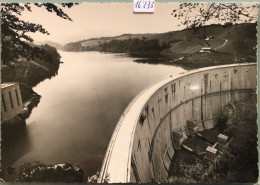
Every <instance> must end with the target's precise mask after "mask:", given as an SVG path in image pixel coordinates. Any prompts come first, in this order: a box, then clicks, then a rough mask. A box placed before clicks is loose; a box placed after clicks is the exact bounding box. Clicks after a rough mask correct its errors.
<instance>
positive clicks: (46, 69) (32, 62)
mask: <svg viewBox="0 0 260 185" xmlns="http://www.w3.org/2000/svg"><path fill="white" fill-rule="evenodd" d="M29 62H30V63H31V64H34V65H36V66H38V67H41V68H42V69H44V70H45V71H48V72H50V71H49V69H48V68H46V67H44V66H42V65H40V64H38V63H36V62H34V61H32V60H30V61H29Z"/></svg>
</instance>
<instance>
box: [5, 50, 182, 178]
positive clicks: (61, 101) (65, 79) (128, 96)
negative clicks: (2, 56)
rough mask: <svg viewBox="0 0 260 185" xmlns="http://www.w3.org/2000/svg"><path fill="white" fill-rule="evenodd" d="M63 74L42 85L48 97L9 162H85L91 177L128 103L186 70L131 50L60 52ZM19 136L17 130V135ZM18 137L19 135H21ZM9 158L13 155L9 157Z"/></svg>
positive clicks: (9, 151) (9, 148) (40, 89)
mask: <svg viewBox="0 0 260 185" xmlns="http://www.w3.org/2000/svg"><path fill="white" fill-rule="evenodd" d="M60 54H61V57H62V58H61V60H62V61H63V62H64V63H63V64H61V65H60V69H59V75H57V76H55V77H54V78H51V79H47V80H45V81H43V82H42V83H40V84H38V85H37V86H36V87H35V88H34V91H36V92H37V93H38V94H40V95H41V96H42V98H41V102H40V103H39V105H38V107H37V108H35V109H34V110H33V111H32V114H31V116H30V118H29V119H28V120H27V125H26V127H25V128H24V131H18V132H21V133H19V134H21V136H19V138H17V139H16V141H13V142H12V143H15V145H14V146H13V145H12V144H11V143H9V142H7V143H8V146H7V148H6V149H5V150H6V156H5V157H3V160H4V161H5V162H6V163H8V165H12V166H14V167H16V166H19V165H21V164H23V163H24V162H32V161H40V162H42V163H45V164H54V163H64V162H71V163H77V164H79V165H80V166H81V167H82V168H83V170H84V172H85V178H86V177H87V176H90V175H92V174H94V173H95V172H96V171H97V170H99V169H100V167H101V164H102V160H103V156H104V154H105V151H106V148H107V145H108V142H109V140H110V137H111V135H112V132H113V130H114V127H115V125H116V123H117V121H118V119H119V117H120V115H121V113H122V112H123V110H124V108H125V107H126V106H127V104H128V103H129V102H130V101H131V100H132V98H134V97H135V96H136V94H138V93H139V92H140V91H141V90H143V89H144V88H146V87H147V86H149V85H151V84H153V83H155V82H157V81H161V80H163V79H165V78H167V77H169V76H170V75H174V74H178V73H180V72H183V71H185V70H184V69H183V68H181V67H177V66H169V65H161V64H159V63H157V65H147V64H145V63H136V62H133V61H134V60H136V59H138V58H135V57H130V56H127V55H126V54H106V53H99V52H82V53H80V52H75V53H74V52H60ZM16 134H17V133H16ZM15 137H18V136H15ZM7 156H8V157H7Z"/></svg>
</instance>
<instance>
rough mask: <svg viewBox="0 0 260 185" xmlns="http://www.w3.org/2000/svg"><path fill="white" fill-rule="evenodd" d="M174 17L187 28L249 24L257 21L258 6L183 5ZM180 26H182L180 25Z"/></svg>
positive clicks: (226, 4) (222, 4)
mask: <svg viewBox="0 0 260 185" xmlns="http://www.w3.org/2000/svg"><path fill="white" fill-rule="evenodd" d="M172 15H173V16H174V17H175V18H177V19H178V20H181V24H182V25H184V26H186V27H187V28H194V29H195V28H198V27H202V26H204V37H206V32H205V26H206V25H207V24H209V23H248V22H256V21H257V4H238V3H181V4H180V5H179V8H177V9H174V10H173V12H172ZM179 26H180V25H179Z"/></svg>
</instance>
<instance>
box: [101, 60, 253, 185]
mask: <svg viewBox="0 0 260 185" xmlns="http://www.w3.org/2000/svg"><path fill="white" fill-rule="evenodd" d="M256 73H257V68H256V64H251V63H248V64H232V65H223V66H214V67H207V68H201V69H198V70H192V71H189V72H187V73H183V74H179V75H177V76H173V77H170V78H168V79H165V80H164V81H161V82H159V83H157V84H155V85H153V86H151V87H149V88H147V89H145V90H144V91H143V92H141V93H140V94H139V95H138V96H137V97H136V98H135V99H134V100H133V101H132V102H131V103H130V104H129V106H128V107H127V108H126V109H125V111H124V113H123V114H122V116H121V118H120V120H119V121H118V124H117V126H116V129H115V130H114V133H113V135H112V138H111V140H110V144H109V146H108V149H107V153H106V155H105V159H104V162H103V166H102V169H101V173H100V179H99V180H100V182H104V181H106V178H108V179H109V182H115V183H116V182H152V181H153V182H163V181H166V180H167V177H168V171H169V168H170V164H171V160H172V158H173V157H174V153H175V151H176V149H178V148H179V147H180V145H181V143H182V142H183V141H184V140H186V139H187V138H188V134H192V129H194V127H196V129H197V130H198V131H203V130H205V129H211V128H213V127H214V126H216V124H217V120H218V119H219V118H220V117H221V116H222V115H223V112H224V110H223V109H224V107H225V106H226V105H227V104H228V103H232V102H235V101H244V100H246V99H248V97H249V96H251V95H252V94H254V93H255V91H256V84H257V82H256V80H257V79H256ZM187 121H188V122H189V121H190V122H191V123H194V124H195V125H192V124H187ZM174 143H175V144H174Z"/></svg>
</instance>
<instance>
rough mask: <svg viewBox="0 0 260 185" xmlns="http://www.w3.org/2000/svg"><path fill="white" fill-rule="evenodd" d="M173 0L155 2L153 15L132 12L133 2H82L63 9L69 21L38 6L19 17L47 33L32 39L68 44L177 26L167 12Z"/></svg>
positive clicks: (169, 11)
mask: <svg viewBox="0 0 260 185" xmlns="http://www.w3.org/2000/svg"><path fill="white" fill-rule="evenodd" d="M177 5H178V4H177V3H156V5H155V12H154V13H153V14H134V13H133V3H103V4H100V3H82V4H79V5H77V6H74V7H72V8H70V9H68V8H64V11H65V12H66V13H67V14H68V15H69V16H70V17H71V18H72V19H73V22H71V21H68V20H64V19H61V18H59V17H58V16H56V15H55V14H54V13H48V12H47V11H46V10H44V9H41V8H36V7H35V8H33V9H32V12H25V13H23V15H22V19H24V20H28V21H30V22H34V23H39V24H42V25H43V27H44V28H45V29H46V30H48V31H49V33H50V34H51V35H49V36H48V35H43V34H34V35H33V38H34V40H35V41H47V40H50V41H53V42H57V43H61V44H64V43H68V42H74V41H78V40H82V39H89V38H93V37H102V36H116V35H120V34H124V33H163V32H168V31H173V30H176V29H181V28H180V27H177V24H178V23H177V22H176V20H174V19H173V16H172V15H171V13H172V10H173V9H174V8H177Z"/></svg>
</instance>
